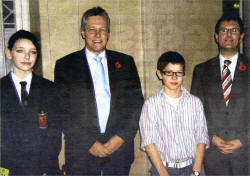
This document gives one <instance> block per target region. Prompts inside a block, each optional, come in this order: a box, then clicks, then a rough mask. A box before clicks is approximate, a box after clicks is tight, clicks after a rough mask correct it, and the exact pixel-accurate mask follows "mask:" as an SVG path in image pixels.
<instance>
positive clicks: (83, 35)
mask: <svg viewBox="0 0 250 176" xmlns="http://www.w3.org/2000/svg"><path fill="white" fill-rule="evenodd" d="M81 36H82V38H83V39H85V38H86V33H85V31H83V30H82V31H81Z"/></svg>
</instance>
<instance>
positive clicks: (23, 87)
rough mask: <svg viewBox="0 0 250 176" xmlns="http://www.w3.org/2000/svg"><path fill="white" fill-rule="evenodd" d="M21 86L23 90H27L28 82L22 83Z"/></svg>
mask: <svg viewBox="0 0 250 176" xmlns="http://www.w3.org/2000/svg"><path fill="white" fill-rule="evenodd" d="M20 84H21V88H22V89H26V85H27V82H26V81H21V82H20Z"/></svg>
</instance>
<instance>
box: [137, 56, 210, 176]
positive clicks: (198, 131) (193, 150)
mask: <svg viewBox="0 0 250 176" xmlns="http://www.w3.org/2000/svg"><path fill="white" fill-rule="evenodd" d="M156 73H157V76H158V78H159V79H160V80H162V82H163V87H162V89H161V90H160V91H159V92H157V93H156V94H154V95H153V96H151V97H150V98H149V99H147V100H146V101H145V103H144V105H143V109H142V112H141V117H140V122H139V125H140V132H141V148H142V149H143V150H145V151H146V152H147V154H148V156H149V158H150V160H151V161H152V164H153V165H152V168H151V173H152V175H153V176H158V175H161V176H162V175H164V176H165V175H188V176H190V175H200V172H201V167H202V161H203V158H204V153H205V148H208V147H209V139H208V134H207V125H206V120H205V115H204V111H203V106H202V103H201V101H200V100H199V99H198V98H197V97H195V96H193V95H191V94H190V93H189V92H188V91H187V90H186V89H185V88H184V86H183V85H182V83H183V80H184V76H185V60H184V58H183V57H182V56H181V55H180V54H179V53H177V52H166V53H164V54H162V55H161V57H160V58H159V60H158V63H157V72H156Z"/></svg>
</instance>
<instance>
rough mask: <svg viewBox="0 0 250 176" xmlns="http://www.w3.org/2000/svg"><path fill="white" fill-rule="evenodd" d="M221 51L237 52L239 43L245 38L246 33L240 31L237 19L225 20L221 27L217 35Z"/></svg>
mask: <svg viewBox="0 0 250 176" xmlns="http://www.w3.org/2000/svg"><path fill="white" fill-rule="evenodd" d="M215 37H216V40H217V42H218V45H219V48H220V51H222V52H223V51H234V52H237V51H238V48H239V44H240V42H241V41H242V39H243V38H244V33H242V34H241V33H240V25H239V24H238V22H237V21H234V20H231V21H223V22H222V23H221V25H220V28H219V33H218V34H216V35H215Z"/></svg>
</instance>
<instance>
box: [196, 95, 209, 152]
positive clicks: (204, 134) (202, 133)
mask: <svg viewBox="0 0 250 176" xmlns="http://www.w3.org/2000/svg"><path fill="white" fill-rule="evenodd" d="M195 98H196V100H197V101H196V106H197V107H196V113H197V122H196V124H197V127H196V140H197V143H198V144H199V143H202V144H206V148H209V145H210V144H209V137H208V131H207V123H206V118H205V113H204V109H203V105H202V102H201V101H200V99H199V98H197V97H195Z"/></svg>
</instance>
